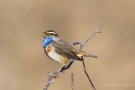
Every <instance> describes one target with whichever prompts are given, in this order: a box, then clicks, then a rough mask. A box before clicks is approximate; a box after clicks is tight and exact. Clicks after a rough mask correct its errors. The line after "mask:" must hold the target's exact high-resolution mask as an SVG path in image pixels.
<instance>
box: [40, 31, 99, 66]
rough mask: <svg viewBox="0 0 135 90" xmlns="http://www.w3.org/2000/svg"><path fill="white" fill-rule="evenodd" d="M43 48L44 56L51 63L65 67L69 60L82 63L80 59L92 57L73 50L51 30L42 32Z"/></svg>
mask: <svg viewBox="0 0 135 90" xmlns="http://www.w3.org/2000/svg"><path fill="white" fill-rule="evenodd" d="M43 33H44V34H45V36H44V39H43V48H44V50H45V53H46V55H47V56H48V57H49V58H50V59H51V60H53V61H55V62H58V63H61V64H64V65H66V64H67V63H68V62H69V61H70V60H71V59H74V60H79V61H82V58H81V57H94V58H97V57H96V56H94V55H90V54H87V53H86V52H84V51H80V50H77V49H75V48H74V47H73V46H71V45H69V44H68V43H67V42H65V41H63V40H61V39H60V37H59V36H58V34H57V33H56V32H55V31H53V30H48V31H46V32H43Z"/></svg>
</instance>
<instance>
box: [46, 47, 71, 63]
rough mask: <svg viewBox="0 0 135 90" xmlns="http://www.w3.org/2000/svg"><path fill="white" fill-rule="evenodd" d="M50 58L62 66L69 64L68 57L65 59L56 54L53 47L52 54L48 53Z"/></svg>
mask: <svg viewBox="0 0 135 90" xmlns="http://www.w3.org/2000/svg"><path fill="white" fill-rule="evenodd" d="M48 56H49V57H50V58H51V59H52V60H53V61H55V62H58V63H61V64H67V63H68V62H69V59H68V58H66V57H63V56H61V55H59V54H58V53H56V52H55V50H54V48H53V47H51V50H50V52H48Z"/></svg>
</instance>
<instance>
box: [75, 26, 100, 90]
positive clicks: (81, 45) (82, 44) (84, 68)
mask: <svg viewBox="0 0 135 90" xmlns="http://www.w3.org/2000/svg"><path fill="white" fill-rule="evenodd" d="M102 26H103V24H101V26H100V27H99V28H98V29H97V30H96V31H95V32H93V33H92V34H91V35H90V36H89V37H88V38H87V39H86V40H85V42H84V43H81V42H74V43H73V44H74V45H77V44H80V50H82V47H83V46H84V45H85V44H86V43H87V42H88V41H89V40H90V39H91V38H92V37H93V36H94V35H95V34H96V33H101V31H99V30H100V29H101V27H102ZM82 63H83V70H84V72H85V74H86V76H87V78H88V80H89V82H90V84H91V86H92V88H93V90H96V88H95V86H94V84H93V83H92V81H91V79H90V77H89V75H88V73H87V71H86V67H85V62H84V59H83V57H82Z"/></svg>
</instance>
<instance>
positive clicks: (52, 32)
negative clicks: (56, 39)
mask: <svg viewBox="0 0 135 90" xmlns="http://www.w3.org/2000/svg"><path fill="white" fill-rule="evenodd" d="M47 33H53V34H56V33H55V32H47Z"/></svg>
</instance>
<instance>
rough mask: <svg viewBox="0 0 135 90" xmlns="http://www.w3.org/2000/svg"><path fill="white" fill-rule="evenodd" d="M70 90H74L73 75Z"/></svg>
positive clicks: (72, 75)
mask: <svg viewBox="0 0 135 90" xmlns="http://www.w3.org/2000/svg"><path fill="white" fill-rule="evenodd" d="M71 88H72V90H74V74H73V73H72V74H71Z"/></svg>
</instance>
